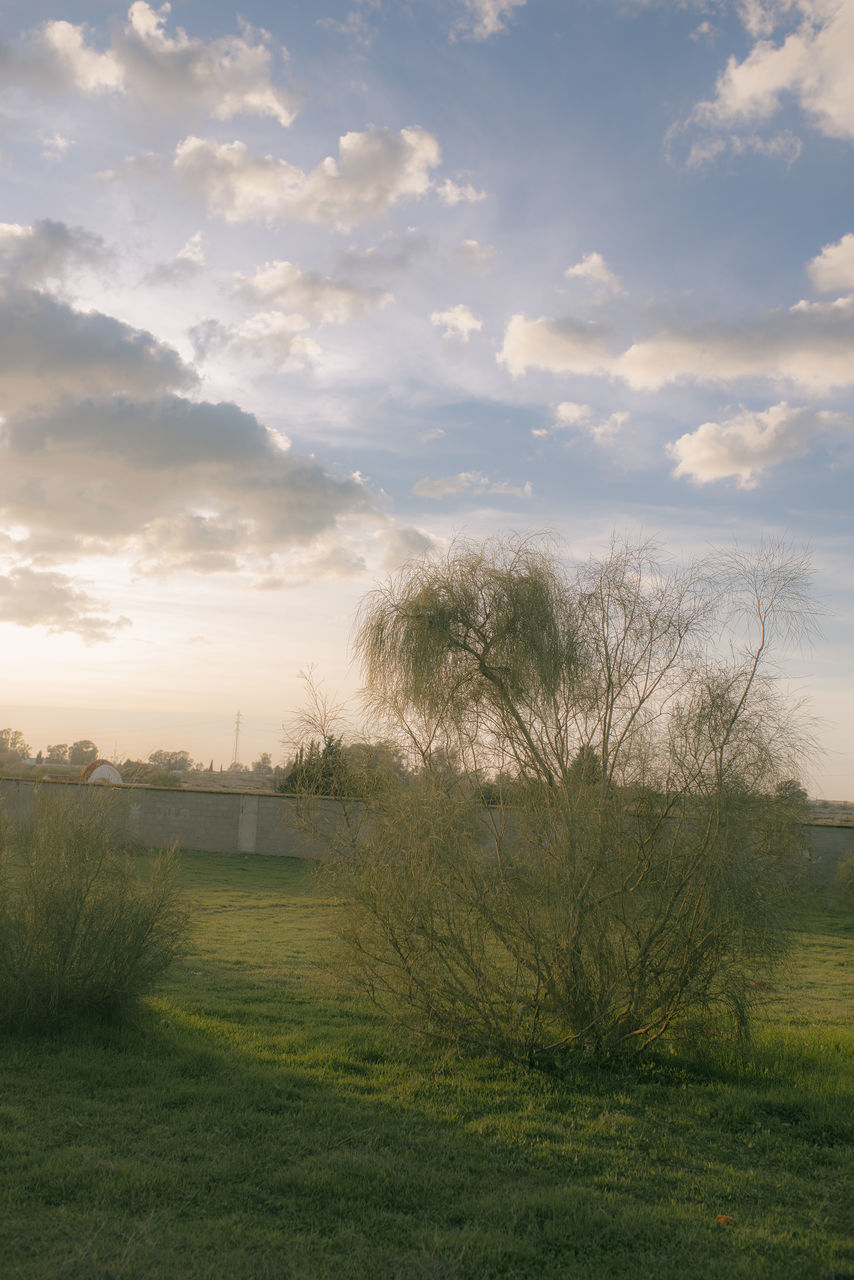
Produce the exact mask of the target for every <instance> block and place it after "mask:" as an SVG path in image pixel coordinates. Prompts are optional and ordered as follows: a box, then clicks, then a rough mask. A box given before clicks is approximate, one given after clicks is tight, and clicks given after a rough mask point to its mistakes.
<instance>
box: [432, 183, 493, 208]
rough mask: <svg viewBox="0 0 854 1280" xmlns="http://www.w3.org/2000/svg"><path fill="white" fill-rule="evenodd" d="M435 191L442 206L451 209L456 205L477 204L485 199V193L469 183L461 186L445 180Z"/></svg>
mask: <svg viewBox="0 0 854 1280" xmlns="http://www.w3.org/2000/svg"><path fill="white" fill-rule="evenodd" d="M436 190H437V194H438V196H439V199H440V200H441V201H442V204H448V205H451V206H452V207H453V206H454V205H456V204H478V203H479V201H481V200H485V199H486V192H485V191H478V189H477V187H473V186H472V184H471V183H470V182H467V183H464V184H463V185H462V186H461V185H460V184H458V183H456V182H452V181H451V179H450V178H446V179H445V181H444V182H443V183H442V185H441V186H440V187H437V188H436Z"/></svg>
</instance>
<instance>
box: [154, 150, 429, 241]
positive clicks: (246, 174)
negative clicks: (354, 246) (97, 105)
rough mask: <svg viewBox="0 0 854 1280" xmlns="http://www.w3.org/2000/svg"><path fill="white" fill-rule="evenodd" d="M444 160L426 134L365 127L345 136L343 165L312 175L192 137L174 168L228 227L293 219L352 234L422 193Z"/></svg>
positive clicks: (322, 167)
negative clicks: (233, 223) (396, 205)
mask: <svg viewBox="0 0 854 1280" xmlns="http://www.w3.org/2000/svg"><path fill="white" fill-rule="evenodd" d="M440 158H441V154H440V151H439V144H438V142H437V141H436V139H435V138H434V137H433V135H432V134H431V133H427V131H426V130H424V129H419V128H409V129H401V130H400V131H399V132H395V131H394V130H391V129H368V130H366V131H365V132H363V133H345V134H344V135H343V137H341V138H340V139H339V151H338V159H337V160H335V159H334V158H333V157H331V156H327V157H326V159H325V160H322V161H321V162H320V164H319V165H317V167H316V168H314V169H312V170H311V172H310V173H305V172H304V171H303V170H302V169H298V168H296V166H294V165H291V164H289V163H288V162H287V161H286V160H276V159H274V158H273V157H272V156H253V155H252V154H251V153H250V152H249V150H248V148H247V147H246V145H245V144H244V143H243V142H231V143H223V144H217V143H215V142H209V141H205V140H204V139H202V138H195V137H189V138H185V139H184V141H183V142H181V143H180V144H179V145H178V147H177V149H176V152H175V160H174V169H175V172H176V174H177V175H178V177H179V178H180V179H181V181H182V182H183V184H184V186H185V188H186V189H187V190H188V191H190V192H191V193H193V194H195V195H197V196H199V197H200V198H201V199H202V200H203V201H204V202H205V204H206V205H207V208H208V212H209V213H210V214H211V215H212V216H214V215H218V216H220V217H223V218H225V220H226V221H227V222H247V221H251V220H254V219H257V220H261V221H265V222H267V223H275V222H281V221H285V220H288V219H296V220H299V221H304V222H315V223H321V224H323V225H325V226H331V227H335V228H337V229H338V230H342V231H347V230H349V229H350V228H351V227H353V226H354V225H355V224H356V223H360V222H365V221H368V220H370V219H375V218H380V217H382V216H384V215H385V214H386V213H387V212H388V211H389V209H390V208H391V207H392V205H394V204H396V203H397V202H398V201H399V200H402V199H405V198H407V197H413V196H421V195H424V194H425V192H427V191H429V189H430V187H431V185H432V179H431V177H430V170H431V169H434V168H435V167H436V165H438V164H439V161H440Z"/></svg>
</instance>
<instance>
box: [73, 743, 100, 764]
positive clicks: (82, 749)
mask: <svg viewBox="0 0 854 1280" xmlns="http://www.w3.org/2000/svg"><path fill="white" fill-rule="evenodd" d="M97 759H98V748H97V747H96V745H95V743H94V742H92V740H91V739H90V738H81V739H80V741H79V742H73V743H72V744H71V746H70V747H69V748H68V763H69V764H81V765H86V764H92V763H93V761H95V760H97Z"/></svg>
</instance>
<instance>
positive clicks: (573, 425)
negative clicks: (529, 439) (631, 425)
mask: <svg viewBox="0 0 854 1280" xmlns="http://www.w3.org/2000/svg"><path fill="white" fill-rule="evenodd" d="M628 418H629V415H628V413H627V412H626V411H625V410H624V409H618V410H616V411H615V412H614V413H611V414H609V415H608V416H607V417H605V418H600V417H597V416H596V415H595V414H594V411H593V409H592V407H591V406H590V405H589V404H578V403H576V402H575V401H574V400H562V401H561V403H560V404H559V405H557V407H556V408H555V413H554V421H553V423H552V425H551V426H550V427H537V428H535V429H534V430H533V431H532V432H531V435H532V436H534V437H535V438H538V439H542V438H544V437H547V436H553V435H554V434H555V432H557V431H564V430H575V431H576V433H579V432H580V433H583V434H584V435H586V436H589V438H590V439H591V440H594V441H595V442H596V444H600V445H609V444H612V443H613V441H614V439H615V438H616V436H617V435H618V434H619V432H620V431H621V430H622V428H623V427H624V426H625V424H626V422H627V421H628Z"/></svg>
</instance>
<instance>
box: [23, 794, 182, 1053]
mask: <svg viewBox="0 0 854 1280" xmlns="http://www.w3.org/2000/svg"><path fill="white" fill-rule="evenodd" d="M115 817H116V812H115V807H114V805H113V806H111V805H110V803H109V802H108V801H106V800H105V799H104V798H103V797H101V796H95V795H93V794H92V793H91V792H89V793H87V794H86V796H85V797H79V798H77V797H63V798H61V799H54V798H49V797H45V796H41V795H37V796H36V800H35V805H34V810H33V814H32V817H31V819H30V821H29V822H27V823H26V824H24V825H21V826H19V827H17V828H14V827H12V826H11V825H9V824H7V825H6V826H5V828H4V830H3V832H2V840H1V841H0V1025H4V1026H6V1027H7V1028H11V1027H21V1028H25V1027H31V1028H49V1027H61V1026H63V1025H66V1024H69V1023H72V1022H74V1021H77V1020H80V1019H85V1018H95V1019H121V1018H122V1017H123V1016H125V1015H126V1014H127V1013H128V1012H129V1010H130V1009H131V1008H132V1006H133V1005H134V1004H135V1002H136V1001H137V999H138V998H139V997H140V996H141V995H142V994H143V993H144V992H146V991H147V990H149V989H150V987H151V985H152V984H153V983H154V982H155V981H156V979H157V978H158V977H159V976H160V975H161V974H162V973H163V972H164V970H165V969H166V968H167V966H168V965H169V964H170V963H171V962H172V960H173V959H174V958H175V957H176V956H177V955H178V954H179V953H180V951H181V949H182V943H183V939H184V936H185V931H186V923H187V921H186V915H185V912H184V910H183V909H182V907H181V905H180V903H179V899H178V888H177V880H176V866H175V861H174V855H173V854H170V853H162V854H160V855H159V856H157V857H156V858H155V859H154V861H153V862H149V861H148V859H146V860H145V862H144V865H143V866H140V860H139V858H138V857H135V856H132V855H131V854H130V853H129V852H128V851H127V850H126V849H125V848H123V846H122V844H121V841H120V837H119V834H118V824H117V822H116V821H115Z"/></svg>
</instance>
